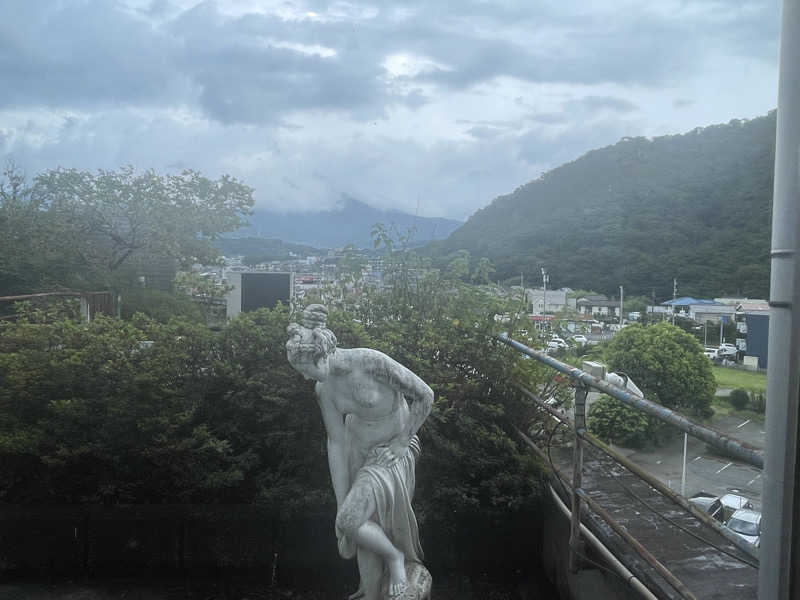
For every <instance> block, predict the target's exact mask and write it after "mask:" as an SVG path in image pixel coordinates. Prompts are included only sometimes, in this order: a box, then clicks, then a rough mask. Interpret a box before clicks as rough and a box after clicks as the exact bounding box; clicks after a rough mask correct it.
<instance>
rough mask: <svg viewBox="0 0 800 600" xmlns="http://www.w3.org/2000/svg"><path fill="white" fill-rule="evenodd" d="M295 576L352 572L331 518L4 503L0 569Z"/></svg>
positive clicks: (226, 508)
mask: <svg viewBox="0 0 800 600" xmlns="http://www.w3.org/2000/svg"><path fill="white" fill-rule="evenodd" d="M226 568H227V569H234V570H237V571H251V572H254V573H259V574H262V576H266V577H268V578H271V577H272V576H273V574H274V577H275V580H276V581H277V582H280V583H283V584H288V585H292V584H295V583H297V582H308V581H309V579H310V578H313V577H315V576H316V574H317V573H325V574H326V576H327V577H329V578H332V579H334V580H336V579H342V580H344V579H348V578H350V579H352V572H351V571H353V569H354V566H352V565H350V564H349V563H347V562H345V561H343V560H341V559H340V558H339V556H338V552H337V549H336V540H335V536H334V534H333V525H332V519H331V518H330V517H328V516H325V517H322V516H320V517H312V518H308V517H307V518H304V519H296V520H276V519H274V518H273V517H272V516H271V515H269V514H268V513H267V512H265V511H264V510H263V509H261V508H260V507H258V506H251V505H213V506H211V505H209V506H197V505H194V506H190V505H137V506H117V507H113V508H104V507H102V506H43V507H19V506H9V505H5V506H1V507H0V575H18V576H31V575H34V576H45V575H46V576H67V575H69V576H74V575H76V574H85V575H86V576H96V577H108V576H119V575H122V576H137V575H143V574H154V573H162V572H163V573H168V572H175V571H181V570H183V571H186V572H190V573H196V574H200V575H202V574H207V573H208V572H214V570H218V569H226Z"/></svg>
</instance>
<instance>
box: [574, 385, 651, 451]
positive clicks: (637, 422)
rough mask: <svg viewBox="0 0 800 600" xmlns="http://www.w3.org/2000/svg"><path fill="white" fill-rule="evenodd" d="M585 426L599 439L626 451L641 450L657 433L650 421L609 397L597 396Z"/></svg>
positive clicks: (636, 411)
mask: <svg viewBox="0 0 800 600" xmlns="http://www.w3.org/2000/svg"><path fill="white" fill-rule="evenodd" d="M587 424H588V426H589V431H591V432H592V433H594V434H595V435H596V436H598V437H599V438H601V439H603V440H605V441H607V442H610V443H613V444H619V445H620V446H625V447H627V448H643V447H645V446H646V445H647V444H648V443H651V442H652V441H653V438H654V436H655V433H656V430H657V427H656V424H655V422H654V420H653V419H651V418H650V417H648V416H647V415H645V414H644V413H643V412H641V411H639V410H636V409H633V408H630V407H629V406H626V405H624V404H623V403H622V402H620V401H619V400H617V399H616V398H612V397H611V396H601V397H600V398H598V399H597V400H595V401H594V402H593V403H592V406H591V408H590V409H589V414H588V415H587Z"/></svg>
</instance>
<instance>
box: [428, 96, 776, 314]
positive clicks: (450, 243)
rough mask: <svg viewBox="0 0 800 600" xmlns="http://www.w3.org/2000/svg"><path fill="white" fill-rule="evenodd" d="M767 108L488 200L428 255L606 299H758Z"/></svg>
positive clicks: (589, 160)
mask: <svg viewBox="0 0 800 600" xmlns="http://www.w3.org/2000/svg"><path fill="white" fill-rule="evenodd" d="M774 152H775V111H772V112H770V113H769V114H768V115H766V116H764V117H759V118H756V119H752V120H748V121H741V120H734V121H731V122H730V123H727V124H724V125H713V126H709V127H703V128H697V129H695V130H693V131H690V132H688V133H686V134H683V135H668V136H662V137H657V138H653V139H647V138H643V137H637V138H624V139H623V140H622V141H620V142H618V143H617V144H615V145H613V146H608V147H606V148H602V149H599V150H593V151H591V152H589V153H587V154H585V155H584V156H582V157H580V158H578V159H577V160H575V161H573V162H570V163H567V164H564V165H562V166H560V167H557V168H555V169H553V170H552V171H549V172H547V173H545V174H544V175H542V176H541V177H540V178H539V179H537V180H535V181H531V182H529V183H527V184H525V185H523V186H521V187H519V188H517V189H516V190H515V191H514V192H513V193H511V194H508V195H505V196H500V197H498V198H496V199H495V200H494V201H493V202H492V203H491V204H490V205H489V206H487V207H486V208H484V209H482V210H479V211H478V212H476V213H475V214H474V215H473V216H472V217H470V219H469V220H468V221H467V222H466V223H465V224H464V225H463V226H462V227H460V228H459V229H458V230H456V231H455V232H454V233H453V234H452V235H451V236H450V237H449V238H448V239H447V240H445V241H444V242H439V243H435V244H434V245H433V248H432V251H434V252H435V253H437V254H438V255H439V257H440V260H441V261H446V260H447V256H448V254H450V253H452V252H454V251H456V250H459V249H462V248H463V249H467V250H469V251H470V253H471V255H472V257H473V259H477V258H479V257H481V256H487V257H489V258H490V259H492V260H493V261H494V262H495V265H496V267H497V273H496V277H498V278H507V277H513V276H519V275H520V273H524V275H525V281H530V282H540V281H541V275H540V268H541V267H545V268H547V271H548V274H549V276H550V285H551V286H553V287H560V286H569V287H572V288H579V289H592V290H596V291H598V292H603V293H606V294H615V293H618V290H619V286H620V285H623V286H624V287H625V295H626V296H629V295H631V294H642V295H645V296H648V297H649V296H650V295H651V294H652V293H655V295H656V296H657V298H660V299H666V298H671V297H672V281H673V278H677V279H678V294H679V295H693V296H700V297H714V296H722V295H736V296H740V295H741V296H749V297H755V298H764V297H767V296H768V293H769V249H770V227H771V219H772V217H771V210H772V177H773V168H774V167H773V164H774Z"/></svg>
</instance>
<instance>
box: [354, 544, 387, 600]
mask: <svg viewBox="0 0 800 600" xmlns="http://www.w3.org/2000/svg"><path fill="white" fill-rule="evenodd" d="M357 559H358V573H359V575H360V577H361V583H360V584H359V589H358V591H359V592H361V594H362V596H361V597H363V598H364V600H372V599H373V598H375V599H377V598H380V593H381V579H382V578H383V560H381V557H380V556H378V555H377V554H375V553H374V552H372V551H370V550H367V549H366V548H359V549H358V554H357Z"/></svg>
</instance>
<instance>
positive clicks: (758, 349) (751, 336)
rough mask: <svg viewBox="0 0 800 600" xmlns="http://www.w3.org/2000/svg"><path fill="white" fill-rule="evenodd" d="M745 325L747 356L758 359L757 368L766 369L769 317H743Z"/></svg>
mask: <svg viewBox="0 0 800 600" xmlns="http://www.w3.org/2000/svg"><path fill="white" fill-rule="evenodd" d="M745 321H746V323H747V355H748V356H757V357H758V368H759V369H766V368H767V349H768V347H769V315H745Z"/></svg>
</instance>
